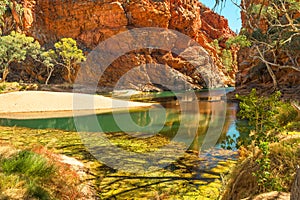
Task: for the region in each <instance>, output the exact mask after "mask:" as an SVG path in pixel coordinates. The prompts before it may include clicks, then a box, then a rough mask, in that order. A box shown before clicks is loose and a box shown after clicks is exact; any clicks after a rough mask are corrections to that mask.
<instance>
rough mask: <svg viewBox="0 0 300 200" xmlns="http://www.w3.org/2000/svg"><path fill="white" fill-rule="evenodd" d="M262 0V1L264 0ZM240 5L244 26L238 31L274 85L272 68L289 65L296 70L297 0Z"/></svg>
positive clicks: (299, 40) (299, 8)
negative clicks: (244, 37) (254, 52)
mask: <svg viewBox="0 0 300 200" xmlns="http://www.w3.org/2000/svg"><path fill="white" fill-rule="evenodd" d="M264 2H265V1H264ZM249 5H250V6H249V7H248V8H243V10H242V11H243V12H244V14H245V22H246V29H243V30H242V33H241V34H244V35H245V36H247V39H248V40H249V41H250V42H251V44H252V48H255V51H256V52H257V55H255V56H254V59H256V60H257V61H258V62H260V63H263V64H264V65H265V67H266V68H267V70H268V73H269V74H270V76H271V78H272V80H273V85H274V89H275V90H276V89H277V88H278V83H277V78H276V76H275V74H274V72H273V70H274V68H277V69H276V70H282V69H290V70H294V71H300V63H299V53H300V52H299V51H300V48H299V47H300V19H299V17H297V16H299V14H300V3H299V1H297V0H276V1H268V2H267V1H266V2H265V4H263V3H262V4H258V3H255V2H250V3H249Z"/></svg>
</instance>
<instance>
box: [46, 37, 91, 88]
mask: <svg viewBox="0 0 300 200" xmlns="http://www.w3.org/2000/svg"><path fill="white" fill-rule="evenodd" d="M54 47H55V50H54V51H51V50H50V51H49V52H48V53H47V54H48V57H52V60H53V59H55V60H62V63H59V64H60V65H62V66H64V67H65V69H66V70H67V75H68V81H69V83H72V80H71V76H72V74H74V72H75V65H76V64H79V63H80V62H82V61H85V60H86V58H85V56H84V54H83V52H82V50H81V49H79V48H78V46H77V43H76V41H75V40H74V39H72V38H63V39H61V40H60V41H59V42H57V43H55V45H54ZM54 52H55V53H56V55H55V54H54ZM46 57H47V56H46ZM57 63H58V62H57Z"/></svg>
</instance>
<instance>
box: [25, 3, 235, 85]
mask: <svg viewBox="0 0 300 200" xmlns="http://www.w3.org/2000/svg"><path fill="white" fill-rule="evenodd" d="M23 5H24V6H25V12H24V14H25V17H24V25H25V30H26V32H27V33H28V34H29V35H32V36H33V37H35V38H36V39H38V40H39V41H40V42H41V43H43V44H49V45H51V43H52V44H53V43H54V42H56V41H57V40H59V39H60V38H63V37H72V38H74V39H76V40H77V41H78V42H79V44H80V45H81V47H82V48H84V50H86V51H91V50H93V49H94V48H95V47H96V46H97V45H98V44H99V42H102V41H104V40H106V39H108V38H110V37H111V36H113V35H116V34H118V33H121V32H124V31H127V30H130V29H132V28H140V27H160V28H168V29H173V30H177V31H179V32H181V33H184V34H186V35H188V36H189V37H191V38H193V39H194V40H195V41H197V42H198V43H199V44H200V45H201V46H203V47H204V48H205V49H206V50H207V51H208V53H209V54H210V55H211V56H212V59H213V61H214V63H215V64H216V66H217V68H216V70H217V71H218V72H219V74H220V76H221V78H222V80H223V82H224V84H225V85H234V81H235V72H236V70H237V67H236V66H232V70H228V69H226V68H225V67H224V66H223V64H222V62H221V58H220V53H219V52H217V50H216V48H215V47H213V46H212V45H210V42H212V41H213V40H214V39H219V38H222V39H221V41H220V46H221V47H222V46H223V47H224V46H225V41H226V40H227V39H228V38H229V37H232V36H234V35H235V33H234V32H233V31H231V30H230V28H229V27H228V22H227V20H226V19H225V18H224V17H222V16H219V15H217V14H216V13H214V12H213V11H211V10H210V9H208V8H206V7H204V6H203V5H202V4H201V3H199V2H197V1H186V0H76V1H74V0H23ZM232 53H233V56H236V50H232ZM143 63H160V64H165V65H168V66H170V67H172V68H173V69H175V72H176V73H177V75H180V76H184V77H185V79H186V80H189V81H188V82H189V83H190V84H193V85H194V87H196V88H201V87H203V86H206V85H205V84H204V85H203V82H201V79H202V78H201V77H198V76H194V77H192V76H191V74H193V69H191V68H189V67H188V64H189V63H187V62H185V61H184V60H182V59H181V58H180V57H179V56H178V55H174V54H172V53H170V52H163V51H154V52H149V51H147V50H141V51H138V52H137V51H135V52H129V53H128V54H126V55H124V56H122V57H121V58H119V59H118V60H116V61H115V62H114V63H113V64H112V66H111V68H110V69H108V70H107V72H106V74H105V77H102V79H101V80H100V85H102V86H112V85H114V84H115V83H116V81H117V80H118V79H119V78H120V77H121V76H122V75H123V74H124V73H125V72H127V71H129V70H131V69H133V68H134V67H136V66H139V65H140V64H143ZM209 63H210V61H209ZM203 67H205V66H203ZM187 68H189V69H187ZM227 70H228V71H227ZM88 71H90V72H88ZM92 73H93V72H92V70H89V69H87V76H92ZM85 78H87V77H85Z"/></svg>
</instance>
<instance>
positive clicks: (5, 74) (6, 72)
mask: <svg viewBox="0 0 300 200" xmlns="http://www.w3.org/2000/svg"><path fill="white" fill-rule="evenodd" d="M8 74H9V70H8V67H5V68H4V70H3V73H2V81H3V82H5V80H6V77H7V75H8Z"/></svg>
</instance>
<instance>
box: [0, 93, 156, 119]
mask: <svg viewBox="0 0 300 200" xmlns="http://www.w3.org/2000/svg"><path fill="white" fill-rule="evenodd" d="M0 102H1V104H0V118H15V119H30V118H48V117H67V116H73V115H87V114H93V113H97V114H99V113H105V112H111V111H121V110H127V109H138V108H144V107H150V106H152V105H153V104H150V103H140V102H131V101H124V100H116V99H112V98H109V97H104V96H100V95H90V94H79V93H67V92H45V91H22V92H12V93H5V94H1V95H0Z"/></svg>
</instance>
